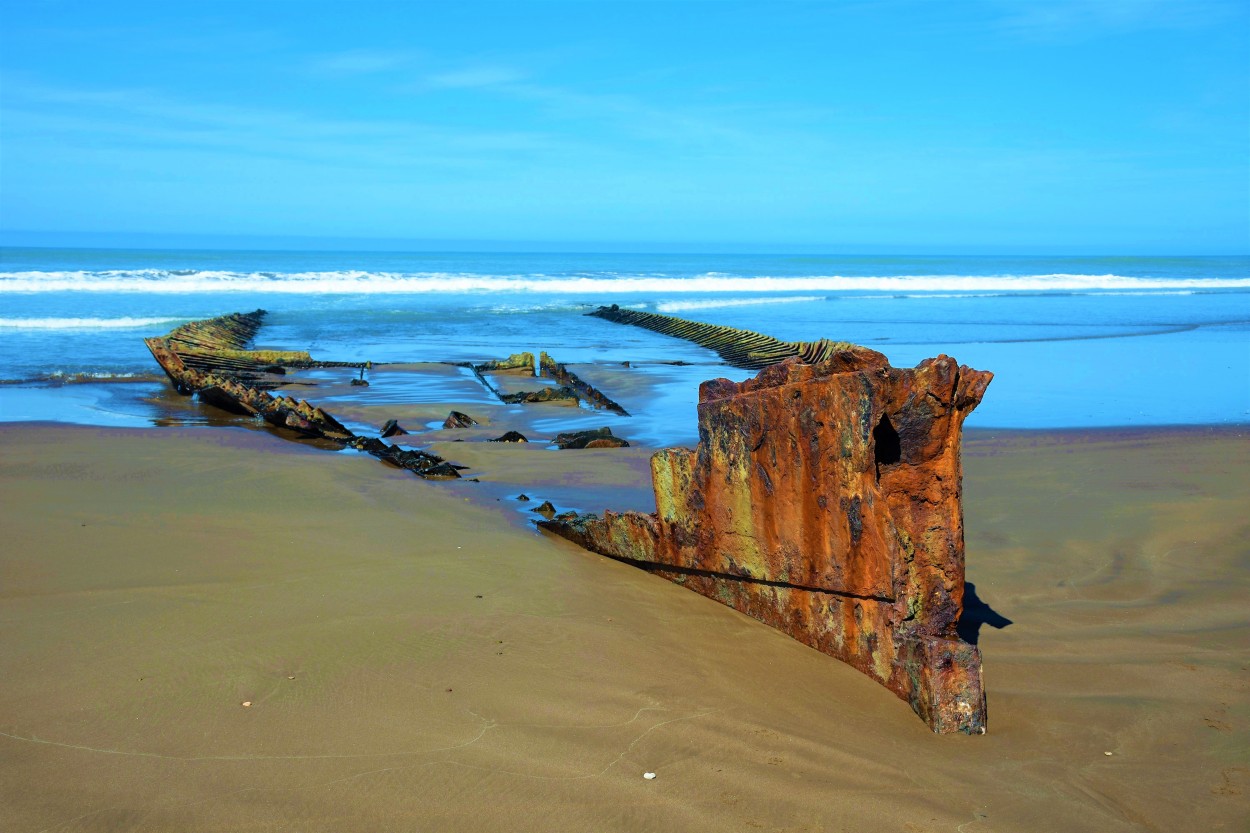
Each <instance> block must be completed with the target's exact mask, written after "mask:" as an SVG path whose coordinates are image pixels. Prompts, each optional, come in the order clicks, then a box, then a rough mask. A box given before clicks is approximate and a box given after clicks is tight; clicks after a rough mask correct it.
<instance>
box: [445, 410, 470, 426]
mask: <svg viewBox="0 0 1250 833" xmlns="http://www.w3.org/2000/svg"><path fill="white" fill-rule="evenodd" d="M470 425H477V420H476V419H474V418H473V417H471V416H469V415H468V414H465V413H461V412H460V411H452V412H451V413H449V414H448V415H447V419H445V420H443V427H444V428H468V427H469V426H470Z"/></svg>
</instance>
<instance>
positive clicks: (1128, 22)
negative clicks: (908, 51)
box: [991, 0, 1238, 40]
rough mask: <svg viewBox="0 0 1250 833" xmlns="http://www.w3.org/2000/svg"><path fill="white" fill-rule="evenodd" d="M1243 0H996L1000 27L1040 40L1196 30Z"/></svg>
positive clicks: (1233, 9) (1234, 10) (1218, 20)
mask: <svg viewBox="0 0 1250 833" xmlns="http://www.w3.org/2000/svg"><path fill="white" fill-rule="evenodd" d="M1236 3H1237V0H992V4H991V5H992V7H996V8H997V9H998V10H999V14H998V17H997V19H996V21H995V24H994V26H995V28H996V29H998V30H999V31H1001V32H1003V33H1005V34H1010V35H1015V36H1020V37H1025V38H1030V39H1038V40H1056V39H1085V38H1089V37H1101V36H1103V35H1108V34H1120V33H1124V32H1133V31H1142V30H1159V29H1194V28H1202V27H1206V26H1213V25H1218V24H1221V23H1223V22H1225V21H1227V20H1229V19H1230V18H1232V17H1235V16H1236V15H1237V14H1238V11H1237V5H1236Z"/></svg>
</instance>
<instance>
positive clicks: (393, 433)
mask: <svg viewBox="0 0 1250 833" xmlns="http://www.w3.org/2000/svg"><path fill="white" fill-rule="evenodd" d="M407 433H408V432H407V431H405V430H404V429H403V428H402V427H401V426H400V424H399V423H398V422H396V421H395V420H393V419H388V420H387V421H386V424H385V425H383V426H382V433H381V434H379V435H378V436H380V437H397V436H399V435H401V434H407Z"/></svg>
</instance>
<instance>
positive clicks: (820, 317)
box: [0, 248, 1250, 443]
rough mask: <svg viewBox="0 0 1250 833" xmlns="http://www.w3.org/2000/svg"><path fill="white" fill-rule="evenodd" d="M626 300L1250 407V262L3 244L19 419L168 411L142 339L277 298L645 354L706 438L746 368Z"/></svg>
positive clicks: (996, 413)
mask: <svg viewBox="0 0 1250 833" xmlns="http://www.w3.org/2000/svg"><path fill="white" fill-rule="evenodd" d="M610 304H619V305H620V306H622V307H629V308H635V309H639V310H645V311H649V312H659V313H665V314H668V315H676V316H681V317H684V318H690V319H694V320H698V321H705V322H709V323H713V324H723V325H729V326H734V327H741V328H746V329H751V330H756V331H758V332H762V333H766V334H768V335H772V336H775V337H777V338H780V339H784V340H816V339H820V338H829V339H832V340H839V341H851V342H855V343H858V344H862V345H864V346H867V347H871V348H873V349H876V350H879V351H881V352H883V353H885V354H886V355H887V356H888V357H889V358H890V361H891V363H893V364H894V365H896V366H910V365H914V364H915V363H917V362H918V361H920V360H921V359H924V358H926V357H929V356H934V355H937V354H939V353H945V354H947V355H950V356H953V357H955V358H956V359H958V360H959V361H960V362H961V363H964V364H967V365H971V366H973V367H975V368H978V369H985V370H991V371H993V372H994V373H995V374H996V375H995V380H994V382H993V384H992V385H991V386H990V389H989V392H988V393H987V395H986V397H985V400H984V402H983V403H982V405H981V406H980V407H979V408H978V409H977V410H976V411H975V412H974V413H973V415H972V416H971V417H970V418H969V420H968V423H967V424H968V426H969V427H983V428H1010V429H1042V428H1044V429H1055V428H1087V427H1102V426H1107V427H1110V426H1161V425H1213V424H1230V423H1250V258H1247V257H1076V256H1072V257H1023V256H946V257H938V256H933V257H921V256H866V255H862V256H840V255H837V256H835V255H782V254H767V255H745V254H710V255H699V254H682V255H676V254H638V253H629V254H601V253H600V254H574V253H551V254H542V253H516V254H509V253H499V252H491V253H454V252H446V253H438V252H434V253H380V252H279V251H254V252H247V251H216V250H185V251H158V250H120V249H23V248H4V249H0V421H18V420H51V421H65V422H77V423H87V424H100V425H132V426H148V425H160V424H168V423H169V422H170V420H169V415H168V413H167V410H166V409H161V408H160V407H157V406H155V405H154V404H153V397H156V396H157V392H158V391H161V390H163V389H164V388H166V387H167V383H166V382H165V381H164V379H163V377H158V375H157V374H158V369H157V368H156V365H155V363H154V362H153V361H152V358H151V356H150V355H149V354H148V352H147V349H146V348H145V347H144V345H143V338H144V337H147V336H154V335H163V334H164V333H166V332H168V331H169V330H170V329H172V328H173V327H175V326H177V325H179V324H181V323H183V322H186V321H189V320H193V319H198V318H208V317H212V316H216V315H221V314H224V313H228V312H236V311H250V310H253V309H257V308H263V309H265V310H268V311H269V316H268V318H267V319H266V325H265V327H264V328H263V329H262V330H261V333H260V335H259V337H258V339H257V342H258V344H261V345H264V346H267V347H274V348H279V349H292V350H308V351H309V352H311V353H312V355H313V357H314V358H318V359H326V360H343V361H366V360H368V361H373V362H431V361H434V362H461V361H477V360H483V359H489V358H499V357H503V356H506V355H508V354H510V353H515V352H520V351H523V350H529V351H532V352H534V353H535V354H537V352H538V351H540V350H545V351H547V352H548V353H550V354H551V355H552V356H553V357H554V358H555V359H556V360H557V361H560V362H565V363H581V364H615V365H619V364H620V363H622V362H629V363H630V365H631V367H635V368H638V369H640V370H641V371H642V372H643V374H644V375H647V374H650V376H649V377H648V378H650V379H651V380H652V384H653V387H654V394H655V395H654V397H653V398H654V401H655V403H656V406H655V408H654V409H653V412H652V413H651V414H650V419H649V421H648V426H649V427H648V428H647V430H646V431H645V432H644V433H647V434H648V438H649V439H650V441H652V442H656V443H662V442H666V441H670V442H678V441H686V440H688V439H689V436H690V429H692V428H693V425H694V419H695V416H694V412H693V407H694V403H695V401H696V398H697V385H698V382H699V381H700V380H702V379H707V378H714V377H716V376H727V377H729V378H734V379H741V378H745V377H746V376H747V375H749V372H747V371H742V370H738V369H735V368H731V367H728V366H726V365H724V364H723V363H721V362H720V360H719V358H718V357H717V356H716V354H714V353H712V352H710V351H708V350H705V349H703V348H700V347H697V346H695V345H693V344H689V343H687V342H683V341H680V340H677V339H673V338H670V337H666V336H662V335H658V334H655V333H651V332H648V331H646V330H642V329H638V328H634V327H628V326H623V325H619V324H613V323H610V322H607V321H604V320H601V319H598V318H593V317H587V316H586V315H585V313H586V312H588V311H590V310H592V309H594V308H596V307H598V306H599V305H610ZM674 363H682V364H674ZM676 368H680V370H678V369H676ZM607 393H609V395H611V391H607ZM368 395H370V394H369V393H367V389H364V390H362V392H361V393H360V396H362V397H364V396H368ZM414 395H417V396H419V395H421V394H420V392H419V391H418V392H415V393H414ZM309 398H310V399H315V396H313V395H310V396H309ZM665 426H669V428H668V429H666V428H665Z"/></svg>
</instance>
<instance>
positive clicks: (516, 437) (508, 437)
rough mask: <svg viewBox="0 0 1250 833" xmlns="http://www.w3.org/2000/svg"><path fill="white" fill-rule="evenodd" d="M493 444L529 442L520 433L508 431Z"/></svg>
mask: <svg viewBox="0 0 1250 833" xmlns="http://www.w3.org/2000/svg"><path fill="white" fill-rule="evenodd" d="M491 442H493V443H527V442H529V440H527V439H526V438H525V435H524V434H522V433H521V432H520V431H508V432H507V433H505V434H504V435H503V436H501V437H496V438H495V439H493V440H491Z"/></svg>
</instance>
